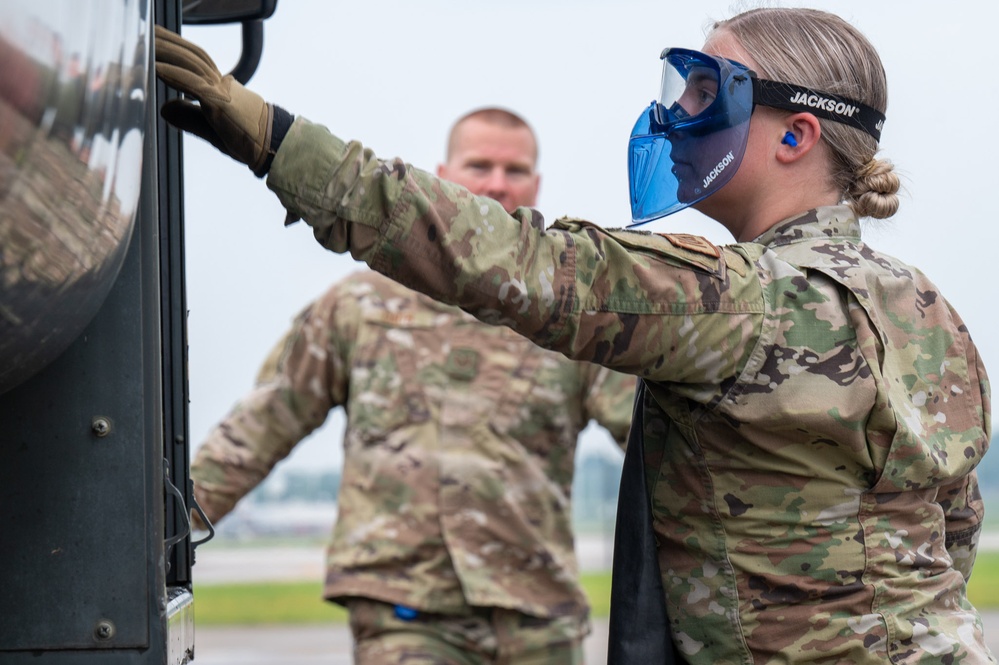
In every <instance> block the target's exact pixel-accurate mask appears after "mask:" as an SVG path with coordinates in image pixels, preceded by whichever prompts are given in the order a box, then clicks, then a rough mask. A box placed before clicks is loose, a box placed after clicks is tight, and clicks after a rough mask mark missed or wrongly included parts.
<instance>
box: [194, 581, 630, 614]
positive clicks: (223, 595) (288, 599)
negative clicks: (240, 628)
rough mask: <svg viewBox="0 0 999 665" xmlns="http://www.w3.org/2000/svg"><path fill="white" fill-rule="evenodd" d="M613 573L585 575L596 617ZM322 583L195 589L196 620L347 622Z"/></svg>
mask: <svg viewBox="0 0 999 665" xmlns="http://www.w3.org/2000/svg"><path fill="white" fill-rule="evenodd" d="M610 578H611V576H610V572H609V571H608V572H605V573H603V572H602V573H593V574H586V575H583V588H584V589H585V590H586V594H587V596H588V597H589V598H590V603H591V605H592V606H593V616H595V617H606V616H607V615H608V613H609V611H610ZM322 591H323V589H322V583H321V582H320V581H318V580H317V581H316V582H274V583H266V584H264V583H252V584H217V585H215V584H213V585H206V586H199V585H195V587H194V619H195V622H196V623H197V625H199V626H229V625H264V624H287V625H295V624H306V623H327V622H345V621H346V620H347V612H346V610H344V609H343V608H342V607H340V606H339V605H334V604H333V603H327V602H325V601H323V600H322Z"/></svg>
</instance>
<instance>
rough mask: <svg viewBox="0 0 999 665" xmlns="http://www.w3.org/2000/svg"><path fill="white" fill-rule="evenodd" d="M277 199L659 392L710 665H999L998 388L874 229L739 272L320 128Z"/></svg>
mask: <svg viewBox="0 0 999 665" xmlns="http://www.w3.org/2000/svg"><path fill="white" fill-rule="evenodd" d="M267 184H268V186H269V187H270V188H271V189H272V190H273V191H274V192H275V193H276V194H277V195H278V197H279V198H280V200H281V202H282V204H283V205H284V206H285V208H286V209H287V210H288V215H289V217H288V219H289V221H290V220H294V219H297V218H304V219H305V220H306V221H307V222H308V224H309V225H310V226H311V227H312V230H313V232H314V235H315V236H316V239H317V240H318V241H319V242H320V243H321V244H323V245H324V246H326V247H327V248H329V249H331V250H333V251H337V252H344V251H349V252H350V253H351V254H352V255H353V256H354V257H356V258H359V259H362V260H364V261H367V262H368V263H369V264H370V265H371V266H373V267H374V268H375V269H376V270H378V271H380V272H382V273H384V274H387V275H389V276H390V277H392V278H393V279H397V280H400V281H402V282H404V283H406V284H409V285H410V286H412V287H413V288H416V289H419V290H421V291H423V292H425V293H428V294H430V295H432V296H434V297H436V298H440V299H443V300H445V301H447V302H450V303H454V304H457V305H459V306H461V307H462V308H463V309H465V310H466V311H469V312H472V313H474V314H475V315H476V316H478V317H480V318H483V319H485V320H488V321H492V322H500V323H504V324H506V325H509V326H510V327H512V328H514V329H515V330H517V331H519V332H520V333H522V334H524V335H526V336H528V337H529V338H531V339H533V340H534V341H535V342H537V343H538V344H540V345H542V346H545V347H547V348H551V349H555V350H558V351H561V352H563V353H565V354H566V355H568V356H569V357H573V358H577V359H581V360H589V361H595V362H598V363H601V364H603V365H606V366H608V367H612V368H614V369H617V370H622V371H625V372H629V373H632V374H635V375H638V376H640V377H642V378H643V379H644V380H645V382H646V384H647V385H648V386H649V393H650V395H651V397H650V399H649V400H647V401H646V403H645V410H644V417H645V423H646V424H645V441H646V446H647V447H646V464H647V473H648V477H649V481H650V482H649V487H650V492H651V494H652V497H651V500H652V511H653V515H654V525H653V527H654V530H655V533H656V536H657V540H658V542H659V546H660V547H659V549H660V564H661V572H662V579H663V585H664V588H665V593H666V602H667V607H668V610H669V613H670V619H671V623H672V630H673V635H674V637H675V639H676V641H677V642H678V643H679V647H680V649H681V651H682V653H683V655H684V656H685V658H686V659H687V660H688V662H690V663H698V664H700V663H704V664H708V663H710V664H711V665H723V664H729V663H778V662H779V663H805V662H818V661H821V662H825V663H884V662H888V661H889V660H890V661H891V662H893V663H982V662H993V659H992V657H991V655H990V654H989V652H988V649H987V647H986V646H985V644H984V640H983V637H982V625H981V620H980V617H979V615H978V613H977V611H976V610H975V609H974V608H973V607H972V606H971V605H970V603H969V602H968V600H967V598H966V593H965V589H966V587H965V581H966V579H967V578H968V576H969V575H970V573H971V568H972V564H973V561H974V556H975V547H976V544H977V540H978V531H979V528H980V524H981V519H982V512H983V507H982V502H981V497H980V494H979V492H978V488H977V481H976V475H975V472H974V468H975V466H976V465H977V464H978V462H979V461H980V459H981V458H982V455H983V454H984V453H985V450H986V447H987V445H988V440H989V435H990V427H991V425H990V419H991V415H990V408H991V405H990V397H989V384H988V379H987V377H986V374H985V369H984V366H983V364H982V361H981V359H980V357H979V356H978V352H977V350H976V347H975V345H974V344H973V343H972V340H971V338H970V336H969V334H968V331H967V329H966V328H965V326H964V325H963V323H962V322H961V319H960V318H959V317H958V315H957V314H956V313H955V312H954V311H953V310H952V309H951V308H950V306H949V305H948V303H947V302H946V301H945V300H944V299H943V297H942V296H941V295H940V294H939V293H938V291H937V289H936V288H935V287H934V286H933V285H932V284H931V283H930V282H929V280H928V279H927V278H926V277H925V276H924V275H922V274H921V273H919V272H918V271H917V270H915V269H913V268H911V267H908V266H906V265H903V264H902V263H900V262H899V261H897V260H895V259H892V258H890V257H888V256H885V255H883V254H880V253H878V252H875V251H874V250H872V249H871V248H870V247H868V246H867V245H866V244H864V243H863V242H862V241H861V239H860V227H859V224H858V221H857V220H856V219H855V217H854V216H853V215H852V213H851V212H850V210H849V208H847V207H839V206H837V207H830V208H822V209H818V210H813V211H809V212H806V213H803V214H800V215H799V216H797V217H795V218H791V219H788V220H785V221H783V222H781V223H779V224H777V225H775V226H774V227H772V228H771V229H770V230H769V231H768V232H767V233H766V234H765V235H763V236H762V237H760V238H758V239H757V240H756V241H755V242H746V243H739V244H733V245H726V246H723V247H715V246H713V245H711V244H710V243H708V242H707V241H706V240H704V239H702V238H695V237H689V236H683V235H659V234H653V233H648V232H641V231H622V230H606V229H603V228H601V227H598V226H596V225H593V224H590V223H588V222H584V221H580V220H559V221H557V222H556V223H555V224H554V225H553V226H552V227H550V228H547V229H545V228H544V225H543V220H542V219H541V217H540V215H538V214H537V213H536V212H535V211H533V210H530V209H519V210H517V211H514V213H513V214H507V213H505V212H504V211H503V210H502V209H501V208H500V207H499V206H498V205H494V204H493V203H490V202H489V201H488V200H485V199H481V198H475V197H473V196H472V195H471V194H470V193H468V192H467V191H464V190H462V189H461V188H458V187H455V186H452V185H450V184H448V183H444V182H441V181H439V180H437V179H435V178H433V177H431V176H429V175H428V174H426V173H423V172H421V171H419V170H417V169H414V168H412V167H411V166H409V165H407V164H405V163H403V162H401V161H399V160H394V161H382V160H379V159H377V158H376V157H375V156H374V155H372V154H371V153H370V151H367V150H365V149H364V148H363V147H362V146H360V145H359V144H357V143H356V142H351V143H344V142H343V141H341V140H340V139H338V138H337V137H335V136H333V135H331V134H330V133H329V132H328V131H327V130H325V128H323V127H321V126H319V125H314V124H311V123H309V122H308V121H306V120H304V119H301V118H299V119H297V120H296V122H295V124H294V125H293V126H292V128H291V131H290V132H289V135H288V136H287V138H286V139H285V141H284V143H283V144H282V145H281V148H280V149H279V150H278V152H277V155H276V158H275V161H274V165H273V167H272V169H271V172H270V175H269V178H268V183H267ZM615 556H618V557H620V556H627V552H617V553H616V554H615Z"/></svg>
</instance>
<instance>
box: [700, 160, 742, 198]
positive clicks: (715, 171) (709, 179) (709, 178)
mask: <svg viewBox="0 0 999 665" xmlns="http://www.w3.org/2000/svg"><path fill="white" fill-rule="evenodd" d="M734 161H735V155H733V154H732V152H731V151H729V153H728V154H727V155H725V157H723V158H722V160H721V161H720V162H718V165H717V166H715V167H714V168H713V169H711V173H709V174H708V175H707V177H706V178H704V184H703V185H702V186H703V187H704V189H707V188H708V185H710V184H711V183H712V182H713V181H714V179H715V178H717V177H718V176H720V175H721V173H722V171H724V170H725V167H726V166H728V165H729V164H731V163H732V162H734Z"/></svg>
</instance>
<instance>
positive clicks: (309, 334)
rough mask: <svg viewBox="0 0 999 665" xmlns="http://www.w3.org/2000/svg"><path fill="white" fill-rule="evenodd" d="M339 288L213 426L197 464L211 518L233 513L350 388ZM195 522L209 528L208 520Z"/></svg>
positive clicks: (200, 494) (299, 321)
mask: <svg viewBox="0 0 999 665" xmlns="http://www.w3.org/2000/svg"><path fill="white" fill-rule="evenodd" d="M333 300H335V291H334V290H331V291H330V292H329V293H328V294H327V295H326V296H324V297H323V298H322V299H320V300H319V301H317V302H315V303H313V304H312V305H310V306H309V307H307V308H306V309H305V310H304V311H303V312H302V313H301V314H300V315H299V316H298V317H297V318H296V319H295V322H294V324H293V325H292V327H291V329H290V330H289V331H288V332H287V333H286V334H285V336H284V337H283V338H282V339H281V341H280V342H278V344H277V345H276V346H275V347H274V349H273V350H272V351H271V353H270V354H269V355H268V357H267V359H266V360H265V361H264V363H263V366H262V367H261V369H260V373H259V375H258V377H257V384H256V386H255V387H254V389H253V390H252V391H250V392H249V393H248V394H247V395H245V396H244V397H243V398H242V399H241V400H240V401H239V402H238V403H237V404H236V405H235V406H234V407H233V409H232V410H231V411H230V412H229V414H228V415H227V416H226V417H225V418H224V419H223V420H222V421H221V422H220V423H219V424H218V425H216V426H215V428H214V429H213V430H212V431H211V432H210V433H209V435H208V437H207V438H206V439H205V441H204V443H203V444H202V445H201V447H200V448H198V451H197V454H196V456H195V459H194V461H193V463H192V464H191V477H192V478H193V479H194V484H195V498H196V499H197V501H198V504H199V505H200V506H201V507H202V509H203V510H204V511H205V514H206V515H207V517H208V519H209V520H211V521H212V522H215V521H217V520H219V519H221V518H222V517H223V516H225V515H226V514H227V513H228V512H229V511H230V510H232V508H233V507H234V506H235V505H236V502H237V501H239V500H240V499H241V498H242V497H243V496H245V495H246V494H247V493H248V492H250V490H252V489H253V488H254V487H256V486H257V485H258V484H259V483H260V482H261V481H262V480H263V479H264V478H265V477H266V476H267V474H268V473H270V471H271V469H273V468H274V465H275V464H277V463H278V462H279V461H281V460H282V459H284V458H285V457H286V456H287V455H288V454H289V453H290V452H291V450H292V449H293V448H294V446H295V445H296V444H297V443H298V442H299V441H301V440H302V439H303V438H304V437H305V436H306V435H308V434H309V433H310V432H312V431H313V430H314V429H316V428H317V427H319V426H320V425H322V424H323V422H324V421H325V420H326V417H327V415H328V414H329V411H330V410H331V409H333V408H334V407H336V406H338V405H341V404H343V403H344V400H345V398H346V393H347V376H346V374H347V372H346V361H345V347H344V345H343V344H342V343H341V340H340V338H339V335H338V334H337V329H336V325H337V324H336V322H335V321H334V320H333V318H334V316H335V314H336V313H337V312H336V310H337V308H336V307H335V306H334V302H333ZM195 526H197V527H203V525H201V524H200V520H196V524H195Z"/></svg>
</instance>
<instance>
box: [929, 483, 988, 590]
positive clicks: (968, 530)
mask: <svg viewBox="0 0 999 665" xmlns="http://www.w3.org/2000/svg"><path fill="white" fill-rule="evenodd" d="M937 501H938V502H939V503H940V506H941V508H943V512H944V519H945V526H946V540H945V544H946V547H947V552H948V553H949V554H950V556H951V559H952V560H953V562H954V568H956V569H957V570H958V571H960V572H961V574H962V575H964V579H965V581H967V580H969V579H970V578H971V569H972V567H973V566H974V565H975V556H976V555H977V554H978V539H979V537H980V536H981V528H982V518H983V516H984V508H985V507H984V502H983V501H982V495H981V492H980V491H979V489H978V474H977V472H975V471H972V472H971V473H970V474H969V475H967V476H964V477H963V478H958V479H957V480H956V481H955V482H954V483H952V484H950V485H947V486H944V487H941V488H940V490H939V494H938V495H937Z"/></svg>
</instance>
